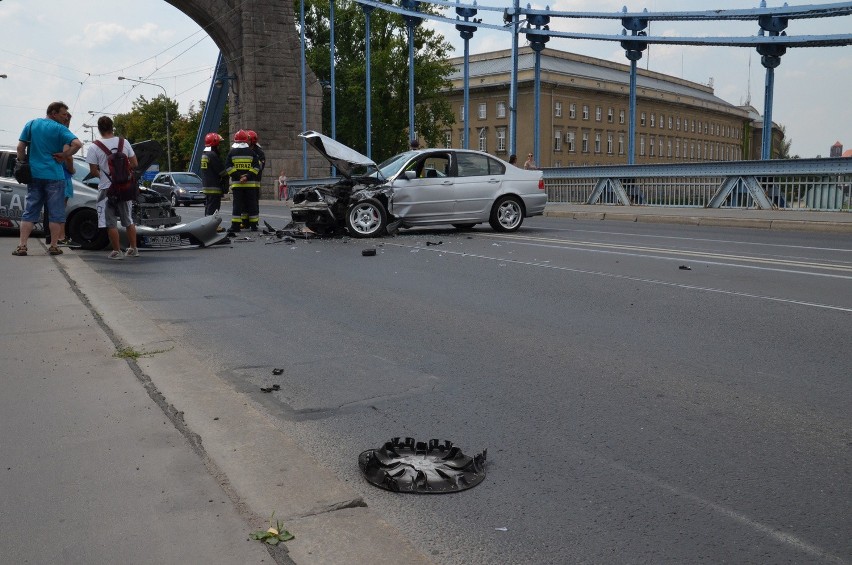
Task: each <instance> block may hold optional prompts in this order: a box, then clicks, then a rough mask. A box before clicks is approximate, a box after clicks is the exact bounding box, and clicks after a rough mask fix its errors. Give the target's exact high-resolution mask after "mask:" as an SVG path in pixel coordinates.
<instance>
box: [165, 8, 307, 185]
mask: <svg viewBox="0 0 852 565" xmlns="http://www.w3.org/2000/svg"><path fill="white" fill-rule="evenodd" d="M165 1H166V2H167V3H168V4H171V5H172V6H174V7H175V8H177V9H178V10H180V11H181V12H183V13H184V14H186V15H187V16H189V17H190V18H191V19H192V20H193V21H195V22H196V23H197V24H198V25H199V26H201V28H202V29H204V30H205V31H206V32H207V34H208V35H209V36H210V37H211V39H213V42H214V43H215V44H216V46H217V47H219V50H220V51H221V52H222V56H223V58H224V60H225V61H226V63H227V65H228V74H229V75H231V76H233V77H236V78H235V79H234V80H233V81H232V90H231V92H230V93H229V96H228V103H229V107H230V108H231V114H230V123H229V129H230V131H231V134H232V135H233V132H235V131H237V130H238V129H241V128H242V129H252V130H254V131H256V132H257V135H258V139H259V141H260V144H261V146H263V149H264V152H265V153H266V174H264V176H263V196H264V197H267V198H268V197H271V195H273V194H275V192H274V190H275V189H274V187H275V184H276V179H277V178H278V173H279V171H280V170H281V168H282V167H283V168H284V170H285V171H286V174H287V176H288V177H291V178H301V177H302V176H303V175H304V171H303V170H302V164H303V162H302V140H301V139H300V138H299V137H298V134H299V133H300V132H301V130H302V111H301V107H302V106H301V104H302V102H301V75H300V73H301V65H300V62H299V61H300V56H299V53H300V42H299V35H298V33H297V30H296V25H295V18H294V13H293V4H292V2H286V1H281V0H165ZM211 64H212V62H211ZM305 75H306V76H305V83H306V89H307V103H306V104H307V106H306V108H307V125H308V129H315V130H318V131H319V130H320V129H321V128H322V86H321V85H320V84H319V81H318V80H317V79H316V77H315V76H314V74H313V72H312V71H311V70H310V69H306V71H305ZM321 161H322V159H321V158H320V159H319V160H318V159H317V158H316V157H313V156H311V155H309V162H308V163H309V164H308V167H309V169H311V170H310V171H309V172H310V173H312V174H313V175H316V174H318V173H319V174H322V172H321V168H322V162H321Z"/></svg>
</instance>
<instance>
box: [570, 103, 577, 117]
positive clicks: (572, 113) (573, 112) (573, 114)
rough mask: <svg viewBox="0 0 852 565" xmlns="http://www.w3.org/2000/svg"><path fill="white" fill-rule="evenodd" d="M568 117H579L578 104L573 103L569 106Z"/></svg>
mask: <svg viewBox="0 0 852 565" xmlns="http://www.w3.org/2000/svg"><path fill="white" fill-rule="evenodd" d="M568 117H569V118H571V119H572V120H573V119H574V118H576V117H577V105H576V104H571V105H570V106H568Z"/></svg>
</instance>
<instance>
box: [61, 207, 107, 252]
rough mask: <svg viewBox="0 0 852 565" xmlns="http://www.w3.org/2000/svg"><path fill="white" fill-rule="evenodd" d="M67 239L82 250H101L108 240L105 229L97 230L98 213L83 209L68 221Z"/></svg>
mask: <svg viewBox="0 0 852 565" xmlns="http://www.w3.org/2000/svg"><path fill="white" fill-rule="evenodd" d="M67 231H68V233H67V235H68V237H70V238H71V240H72V241H74V242H75V243H79V244H80V247H82V248H83V249H93V250H97V249H103V248H104V247H106V244H107V241H108V240H109V238H108V236H107V232H106V230H105V229H100V228H98V213H97V212H95V211H94V210H92V209H90V208H83V209H82V210H79V211H78V212H76V213H75V214H74V215H73V216H71V217H70V218H69V219H68V230H67Z"/></svg>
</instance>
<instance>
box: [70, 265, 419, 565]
mask: <svg viewBox="0 0 852 565" xmlns="http://www.w3.org/2000/svg"><path fill="white" fill-rule="evenodd" d="M57 260H58V261H60V262H61V264H62V267H63V268H64V269H65V270H66V272H67V273H68V276H69V277H70V278H71V279H72V280H73V281H74V283H75V285H76V286H77V289H78V290H79V291H80V293H81V294H82V295H83V296H84V297H85V299H86V300H87V301H88V302H89V304H88V307H89V308H90V309H91V310H92V311H93V314H94V315H96V316H99V317H100V318H101V319H102V320H103V322H104V324H106V325H107V326H108V327H109V328H110V330H111V331H112V332H113V333H114V335H115V337H116V339H118V340H119V341H120V342H121V343H122V345H123V346H125V347H132V348H133V349H134V350H136V351H139V352H150V353H151V355H150V356H147V357H140V358H139V359H138V360H137V361H136V364H137V366H138V368H139V370H141V371H142V373H143V374H144V375H145V376H146V377H147V378H148V379H150V382H151V386H153V387H155V388H156V391H155V392H159V393H160V394H162V395H163V397H164V399H165V403H166V404H167V408H168V411H169V412H170V413H171V415H172V416H173V417H175V418H177V419H178V420H181V421H182V424H185V434H184V435H185V436H186V437H187V440H188V441H189V442H190V443H191V444H192V445H193V448H194V449H195V450H196V451H198V452H199V453H200V454H201V456H202V458H203V459H204V460H205V464H206V465H207V466H208V469H210V471H211V473H213V474H214V476H215V477H216V478H217V479H218V480H219V482H220V484H221V485H222V488H223V489H224V490H225V492H226V493H227V494H228V495H229V496H230V497H231V499H232V501H233V502H234V503H235V505H237V506H238V507H241V508H243V509H244V510H245V511H247V513H248V514H249V515H251V516H253V520H252V521H253V522H256V523H253V524H252V526H255V527H256V526H264V525H265V524H266V521H267V520H268V519H269V516H271V515H272V513H273V512H275V516H276V518H278V519H281V520H282V521H283V522H285V524H286V527H287V529H288V530H289V531H290V532H292V533H293V534H294V535H295V536H296V537H295V539H293V540H291V541H289V542H287V543H286V545H285V548H286V550H287V552H288V554H289V559H291V560H292V562H293V563H295V564H297V565H326V564H327V565H338V564H339V565H357V564H364V565H367V564H369V565H374V564H375V565H394V564H397V563H407V564H413V565H430V564H431V563H432V562H431V561H430V560H429V559H428V558H427V557H426V556H425V555H423V554H421V553H420V552H419V551H417V550H416V549H415V548H414V547H413V546H412V545H411V543H410V542H409V541H408V540H407V539H406V538H404V537H403V536H402V534H401V533H400V532H399V531H398V530H396V529H395V528H394V527H392V526H390V525H389V524H387V523H386V522H385V521H383V520H381V519H380V518H379V517H378V516H376V515H375V514H374V513H373V512H372V510H370V509H369V508H367V506H366V503H365V502H364V501H363V499H362V498H361V497H360V496H359V495H358V494H357V493H356V492H355V491H353V490H352V489H351V488H349V487H348V486H347V485H346V484H345V483H344V482H343V481H341V480H339V479H338V478H337V477H336V476H334V475H333V474H332V473H331V472H330V471H329V470H327V469H326V468H324V467H322V466H321V465H319V464H318V463H317V462H316V460H314V459H313V458H312V457H311V456H310V455H308V454H307V453H305V452H304V451H303V450H302V449H301V448H300V447H299V446H298V445H297V444H296V443H295V442H294V441H293V440H292V439H291V438H290V437H289V436H287V435H286V434H285V433H284V432H283V431H282V430H280V429H279V428H278V427H277V425H276V421H275V419H274V418H272V417H271V416H269V415H267V414H266V413H265V412H264V411H263V409H262V408H260V406H259V405H258V404H257V403H256V402H255V401H254V400H252V399H251V398H250V397H249V396H247V395H245V394H243V393H239V392H237V391H235V390H234V389H233V387H232V386H231V385H230V384H228V383H227V382H225V381H224V380H223V379H222V378H220V377H219V376H218V375H216V374H215V373H213V372H211V370H210V369H208V368H206V367H205V366H204V365H203V364H202V363H201V362H200V361H199V360H198V359H196V358H195V357H193V354H192V352H191V351H189V350H187V349H184V348H182V347H181V346H180V344H179V343H177V342H176V341H174V340H172V339H171V338H170V337H169V336H168V335H167V334H166V333H165V332H164V331H163V330H162V329H160V328H159V327H158V326H157V325H156V324H155V323H154V322H153V321H151V320H150V319H149V318H147V317H146V315H145V314H144V312H143V311H142V310H141V309H140V308H139V307H138V306H137V305H136V304H135V303H133V302H132V301H131V300H130V299H129V298H127V297H126V296H124V295H123V294H122V293H121V292H119V291H118V290H117V289H116V288H115V287H114V286H113V285H112V284H110V283H108V282H107V281H106V280H105V279H104V278H103V277H101V275H100V274H98V273H97V272H96V271H94V270H93V269H91V268H90V267H89V266H88V265H87V264H86V263H85V261H83V260H82V259H81V258H80V257H77V256H76V255H75V253H74V252H67V253H65V254H63V255H61V256H58V257H57Z"/></svg>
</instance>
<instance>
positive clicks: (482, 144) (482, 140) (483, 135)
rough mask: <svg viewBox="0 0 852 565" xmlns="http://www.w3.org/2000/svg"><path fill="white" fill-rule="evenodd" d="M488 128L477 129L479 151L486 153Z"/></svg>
mask: <svg viewBox="0 0 852 565" xmlns="http://www.w3.org/2000/svg"><path fill="white" fill-rule="evenodd" d="M487 134H488V128H480V129H479V150H480V151H488V135H487Z"/></svg>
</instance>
